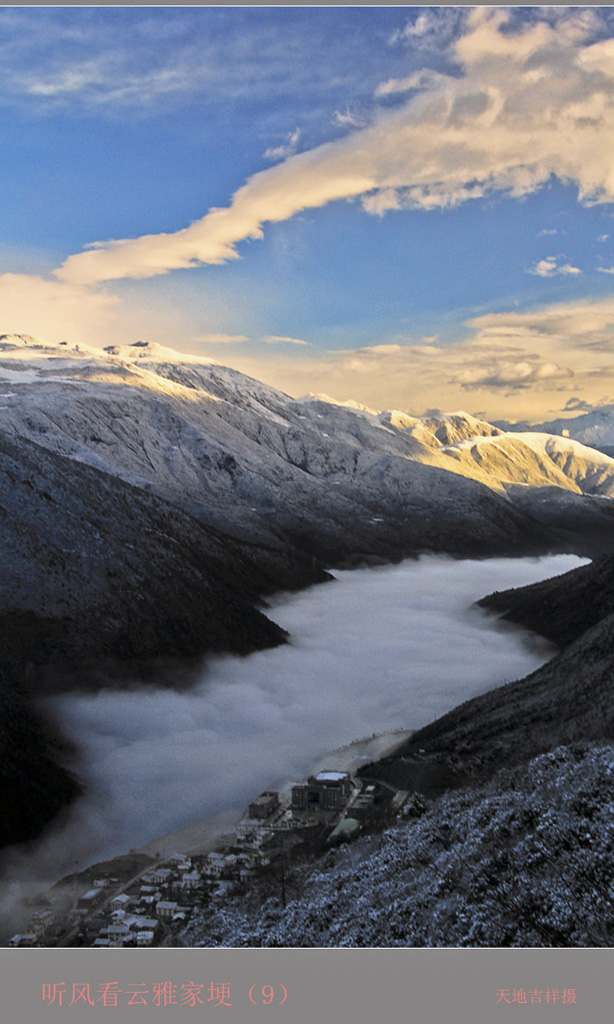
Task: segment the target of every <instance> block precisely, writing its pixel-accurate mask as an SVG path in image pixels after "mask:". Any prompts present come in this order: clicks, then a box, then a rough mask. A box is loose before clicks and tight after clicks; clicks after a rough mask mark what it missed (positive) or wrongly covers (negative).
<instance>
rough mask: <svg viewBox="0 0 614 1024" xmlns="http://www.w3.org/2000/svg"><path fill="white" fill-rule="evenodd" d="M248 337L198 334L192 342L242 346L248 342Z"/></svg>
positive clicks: (241, 335)
mask: <svg viewBox="0 0 614 1024" xmlns="http://www.w3.org/2000/svg"><path fill="white" fill-rule="evenodd" d="M247 340H248V337H247V335H246V334H220V333H213V334H197V335H195V336H194V337H193V338H192V341H196V342H199V343H200V344H203V345H240V344H242V343H243V342H244V341H247Z"/></svg>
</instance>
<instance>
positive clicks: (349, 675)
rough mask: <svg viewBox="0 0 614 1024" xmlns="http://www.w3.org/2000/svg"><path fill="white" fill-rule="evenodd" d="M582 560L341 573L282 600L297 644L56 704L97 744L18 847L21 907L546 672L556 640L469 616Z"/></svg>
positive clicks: (70, 727)
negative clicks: (30, 843)
mask: <svg viewBox="0 0 614 1024" xmlns="http://www.w3.org/2000/svg"><path fill="white" fill-rule="evenodd" d="M578 562H579V560H578V559H576V558H574V557H573V556H568V555H567V556H565V555H558V556H554V557H551V558H547V559H541V560H535V559H529V560H526V559H525V560H523V559H519V558H517V559H487V560H484V561H481V562H471V561H467V560H457V561H454V560H450V559H444V558H438V557H433V556H430V557H422V558H420V559H418V560H415V561H411V562H409V563H407V562H406V563H404V564H402V565H399V566H393V567H392V568H391V567H386V568H378V569H375V570H373V569H368V570H364V569H363V570H361V569H355V570H353V571H351V572H350V571H347V572H343V573H336V575H337V576H338V579H337V580H336V581H335V582H334V583H330V584H328V585H327V586H325V587H322V586H318V587H314V588H311V589H310V590H307V591H303V592H302V593H299V594H295V595H291V596H290V597H288V596H287V595H285V596H282V597H281V598H278V599H275V601H273V609H272V611H271V613H270V614H271V617H272V618H273V619H275V621H278V622H279V623H280V625H282V626H283V627H284V628H285V629H287V630H288V631H289V632H290V634H291V637H292V644H286V645H284V646H282V647H278V648H275V649H274V650H269V651H263V652H258V653H256V654H252V655H250V656H249V657H247V658H238V657H226V658H211V659H209V661H208V664H207V668H206V670H205V671H204V672H203V675H202V678H201V679H200V680H199V681H198V682H197V683H196V684H195V685H194V686H192V687H190V688H184V689H176V690H173V689H171V688H169V689H166V690H162V689H155V688H153V687H144V686H143V687H138V688H137V687H135V688H132V689H130V690H125V691H122V692H118V691H117V690H105V689H101V690H100V691H99V692H98V693H96V694H94V695H87V694H79V693H71V694H65V695H63V696H61V697H59V698H56V699H55V700H54V701H53V702H52V704H51V706H52V707H53V709H54V711H55V714H56V715H57V717H58V719H59V721H61V723H62V730H63V732H64V733H65V734H67V735H68V736H69V737H70V738H72V739H73V740H74V741H75V743H76V744H78V746H79V747H80V748H81V751H82V756H81V759H80V763H79V765H78V767H77V770H78V771H79V773H80V774H81V776H82V777H83V778H84V779H85V781H86V784H87V785H86V793H85V795H84V797H83V798H82V799H80V800H79V801H77V802H75V803H74V804H73V805H72V807H71V808H70V809H68V811H67V812H66V814H65V815H64V816H63V818H62V820H61V821H60V822H58V827H57V828H55V829H53V830H49V831H48V833H47V834H46V836H45V837H44V839H43V840H42V841H41V843H40V844H38V846H37V847H36V848H34V849H27V850H26V849H23V848H19V849H14V850H10V851H5V852H4V857H3V867H4V868H5V873H4V874H3V879H2V880H3V883H4V885H3V894H4V897H5V899H7V900H8V899H9V898H10V896H11V895H12V894H13V892H14V889H15V888H17V884H18V883H23V882H24V881H25V880H28V879H30V880H32V881H34V880H35V879H41V880H42V879H50V878H51V879H53V875H54V872H55V877H56V878H57V877H58V876H61V875H64V874H67V873H68V872H70V871H72V870H74V864H75V860H78V861H79V866H80V868H81V869H83V867H84V866H85V865H86V864H87V863H96V862H100V861H101V860H104V859H106V858H108V857H109V856H113V855H117V854H120V853H125V852H126V851H127V850H128V849H130V848H131V847H140V846H141V845H143V844H144V843H146V842H148V841H150V840H152V839H154V838H156V837H159V836H161V835H164V834H165V833H167V832H169V831H171V830H174V829H177V828H180V827H182V826H184V825H186V824H187V823H188V822H194V821H202V820H203V819H204V818H206V817H207V816H209V815H211V814H215V813H217V812H219V811H221V810H223V809H229V808H234V809H236V812H237V817H238V816H239V814H240V809H241V808H242V807H245V805H246V804H247V802H248V801H249V800H250V799H252V798H253V797H254V796H255V795H256V794H257V793H258V792H259V791H260V790H262V789H268V788H275V789H277V788H279V787H280V785H283V784H284V783H290V782H293V781H297V780H299V779H301V778H303V777H304V776H306V775H308V774H310V772H312V771H313V770H314V769H315V767H316V765H317V764H318V762H319V761H320V759H321V758H322V757H324V756H326V755H327V754H329V753H330V752H332V751H334V750H337V749H338V748H339V747H341V746H342V745H343V744H346V743H350V742H351V741H353V740H356V739H359V738H360V737H364V736H370V735H371V734H372V733H373V732H374V731H377V732H383V731H388V730H391V729H409V728H419V727H420V726H421V725H426V724H427V723H428V722H429V721H432V720H433V719H434V718H436V717H437V716H438V715H440V714H442V713H443V712H445V711H448V710H451V709H452V708H453V707H455V706H456V705H457V704H459V703H460V702H461V701H463V700H466V699H468V698H469V697H471V696H474V695H476V694H478V693H483V692H485V691H487V690H489V689H492V687H493V686H496V685H497V684H502V683H504V682H506V681H508V680H509V679H510V678H521V677H523V676H524V675H526V674H527V673H528V672H530V671H534V670H535V669H536V668H537V667H538V666H539V665H540V664H542V663H543V661H544V660H545V659H546V657H548V656H549V653H550V652H549V650H548V649H547V647H544V646H543V645H541V646H540V645H536V644H535V643H532V642H527V639H526V636H527V635H526V634H525V633H523V632H522V631H520V630H518V629H514V628H512V627H510V628H508V629H506V630H504V631H502V630H501V629H499V628H497V627H494V626H493V623H492V620H490V619H489V618H488V616H486V615H485V614H484V613H482V612H479V611H470V612H468V611H467V609H468V608H470V607H471V605H472V604H473V602H474V601H476V600H477V599H478V598H480V597H482V596H483V595H484V594H486V593H489V592H492V590H493V589H494V588H495V586H496V587H501V588H503V587H511V586H521V585H523V584H527V583H530V582H531V583H532V582H536V581H537V580H540V579H544V578H545V577H546V576H549V575H552V574H553V573H555V572H564V571H565V570H568V569H570V568H572V567H574V566H575V565H577V564H578ZM441 637H446V642H445V643H442V642H441ZM476 651H479V654H480V656H479V657H476ZM408 665H411V672H408V668H407V667H408ZM374 680H377V681H378V684H377V685H374ZM331 681H334V685H331ZM360 753H364V748H363V749H362V750H361V751H360ZM340 756H343V754H341V755H340ZM346 756H347V752H346ZM359 763H360V762H359ZM334 765H335V761H334V760H333V763H332V766H334ZM327 766H328V767H330V766H331V764H330V762H329V764H328V765H327ZM226 830H227V829H226ZM7 861H9V863H8V864H7ZM50 884H51V883H50ZM28 913H31V910H30V911H29V912H28V911H27V910H26V911H25V914H26V915H27V914H28ZM26 919H27V916H26ZM9 934H10V932H9Z"/></svg>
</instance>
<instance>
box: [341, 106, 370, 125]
mask: <svg viewBox="0 0 614 1024" xmlns="http://www.w3.org/2000/svg"><path fill="white" fill-rule="evenodd" d="M333 124H335V125H337V126H338V127H339V128H364V127H365V125H366V124H367V119H366V118H365V117H364V115H363V114H357V113H356V112H355V111H352V110H350V109H349V107H346V109H345V110H336V111H335V116H334V118H333Z"/></svg>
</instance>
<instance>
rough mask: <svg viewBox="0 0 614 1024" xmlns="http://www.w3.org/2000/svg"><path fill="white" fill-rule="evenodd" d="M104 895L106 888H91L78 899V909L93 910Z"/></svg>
mask: <svg viewBox="0 0 614 1024" xmlns="http://www.w3.org/2000/svg"><path fill="white" fill-rule="evenodd" d="M103 896H104V889H101V888H99V889H89V890H88V892H85V893H83V896H79V899H78V900H77V910H91V909H92V907H95V906H96V904H97V903H100V901H101V899H102V898H103Z"/></svg>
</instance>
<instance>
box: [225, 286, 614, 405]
mask: <svg viewBox="0 0 614 1024" xmlns="http://www.w3.org/2000/svg"><path fill="white" fill-rule="evenodd" d="M464 333H465V336H464V337H457V340H456V341H454V342H452V343H450V342H449V341H448V342H443V341H441V340H438V339H434V340H432V341H430V342H426V340H425V339H424V338H421V339H420V340H418V341H416V342H412V341H404V342H398V341H397V340H391V341H390V342H389V343H387V342H384V343H382V344H372V345H365V346H362V347H360V348H355V349H348V348H344V349H337V350H334V351H329V352H327V353H324V354H323V353H321V352H320V351H316V350H310V349H306V350H303V351H301V352H300V356H299V354H298V353H297V359H294V360H292V361H290V360H288V359H287V358H286V359H283V360H282V359H280V358H273V357H272V355H271V358H270V359H267V358H266V354H265V355H264V356H259V357H258V358H256V357H253V356H252V357H251V358H249V357H248V358H246V359H239V360H235V361H234V362H235V365H236V366H237V368H238V369H241V370H243V371H244V372H245V373H249V374H251V375H253V376H256V377H259V378H260V379H264V380H266V381H267V382H268V383H270V384H272V385H274V386H276V387H279V388H281V389H282V390H283V391H285V392H287V393H289V394H295V395H297V394H302V393H303V392H304V391H305V381H306V380H308V381H309V390H311V391H314V392H323V393H326V394H329V395H333V396H334V397H335V398H336V399H337V400H342V401H344V400H349V399H354V400H356V401H358V402H360V403H362V404H364V405H368V406H370V407H372V408H379V409H386V408H387V409H390V408H396V409H399V410H402V411H405V412H409V413H412V414H414V415H422V413H423V412H424V410H425V409H426V408H429V407H436V408H439V409H444V410H448V411H450V410H453V409H458V408H465V409H467V410H468V411H469V412H476V411H480V412H481V413H483V416H484V417H485V418H491V419H492V418H494V419H501V418H502V417H504V416H505V417H506V418H508V419H510V420H518V419H529V420H532V421H538V422H542V421H543V420H544V419H545V418H546V413H548V414H550V413H551V412H552V411H553V410H560V411H562V410H564V408H565V403H566V402H567V401H568V400H569V399H570V397H572V396H575V397H578V396H580V398H581V400H582V401H586V402H590V403H593V404H595V403H598V402H600V401H601V399H602V396H603V394H604V392H606V391H610V392H614V361H613V359H612V356H613V354H614V297H612V298H607V299H602V300H599V301H591V300H585V301H574V302H565V303H556V304H552V305H549V306H542V307H539V308H537V309H533V310H529V311H525V312H517V311H502V312H497V313H488V314H482V315H480V316H477V317H473V318H471V319H469V320H467V321H466V322H465V325H464Z"/></svg>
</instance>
